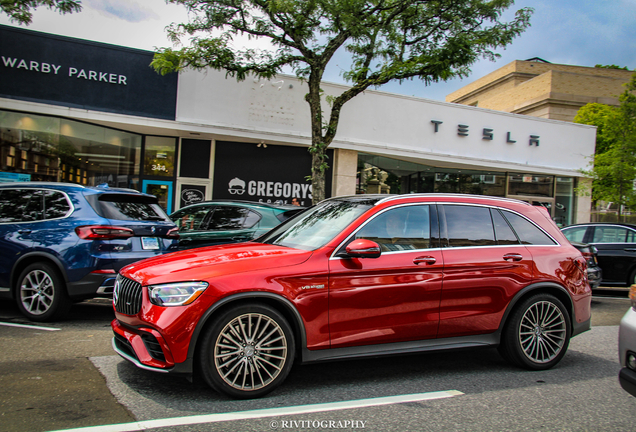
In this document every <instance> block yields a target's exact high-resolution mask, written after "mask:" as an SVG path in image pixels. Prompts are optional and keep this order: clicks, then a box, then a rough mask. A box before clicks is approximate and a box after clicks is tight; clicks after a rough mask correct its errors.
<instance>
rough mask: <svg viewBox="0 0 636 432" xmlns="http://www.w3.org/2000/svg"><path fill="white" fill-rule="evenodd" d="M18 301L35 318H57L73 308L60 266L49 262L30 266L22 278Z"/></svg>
mask: <svg viewBox="0 0 636 432" xmlns="http://www.w3.org/2000/svg"><path fill="white" fill-rule="evenodd" d="M16 301H17V303H18V308H19V309H20V312H22V314H23V315H24V316H26V317H27V318H28V319H30V320H31V321H39V322H45V321H55V320H57V319H60V318H62V317H63V316H65V315H66V314H67V313H68V311H69V309H70V308H71V304H72V303H71V300H70V299H69V297H68V294H67V292H66V285H65V283H64V280H63V279H62V277H61V276H60V274H59V272H58V271H57V269H55V268H54V267H53V266H52V265H50V264H47V263H33V264H30V265H29V266H27V267H26V268H25V269H24V270H23V271H22V273H20V277H19V278H18V286H17V287H16Z"/></svg>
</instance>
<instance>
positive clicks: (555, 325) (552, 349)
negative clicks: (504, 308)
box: [499, 294, 571, 370]
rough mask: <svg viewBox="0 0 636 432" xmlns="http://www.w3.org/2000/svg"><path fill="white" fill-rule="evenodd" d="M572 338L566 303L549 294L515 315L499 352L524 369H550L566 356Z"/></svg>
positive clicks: (524, 304) (521, 307)
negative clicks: (564, 304)
mask: <svg viewBox="0 0 636 432" xmlns="http://www.w3.org/2000/svg"><path fill="white" fill-rule="evenodd" d="M570 335H571V330H570V316H569V314H568V312H567V310H566V308H565V307H564V306H563V303H561V301H559V299H557V298H556V297H554V296H552V295H550V294H537V295H535V296H532V297H530V298H528V299H526V300H524V301H523V302H522V303H521V304H520V305H519V306H518V307H516V308H515V310H514V311H513V313H512V315H511V316H510V319H509V321H508V323H507V325H506V328H505V330H504V332H503V335H502V339H501V344H500V346H499V352H500V353H501V354H502V355H503V357H504V358H505V359H506V360H508V361H510V362H511V363H513V364H515V365H517V366H521V367H523V368H525V369H530V370H545V369H550V368H551V367H553V366H554V365H556V364H557V363H558V362H559V361H561V359H562V358H563V356H564V355H565V353H566V351H567V349H568V345H569V342H570Z"/></svg>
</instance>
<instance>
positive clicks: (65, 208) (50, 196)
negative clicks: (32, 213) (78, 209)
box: [44, 190, 71, 219]
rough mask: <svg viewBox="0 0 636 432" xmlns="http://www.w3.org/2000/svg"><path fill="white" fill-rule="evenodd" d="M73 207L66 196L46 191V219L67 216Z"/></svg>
mask: <svg viewBox="0 0 636 432" xmlns="http://www.w3.org/2000/svg"><path fill="white" fill-rule="evenodd" d="M70 211H71V206H70V205H69V203H68V201H67V200H66V195H64V194H63V193H61V192H56V191H50V190H49V191H44V219H56V218H62V217H64V216H66V215H67V214H68V213H69V212H70Z"/></svg>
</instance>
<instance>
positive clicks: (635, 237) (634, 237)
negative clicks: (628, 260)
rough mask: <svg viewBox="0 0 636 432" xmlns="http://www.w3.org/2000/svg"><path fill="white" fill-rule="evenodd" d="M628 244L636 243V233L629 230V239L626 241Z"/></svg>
mask: <svg viewBox="0 0 636 432" xmlns="http://www.w3.org/2000/svg"><path fill="white" fill-rule="evenodd" d="M625 241H626V242H627V243H636V232H634V231H632V230H629V229H628V230H627V239H626V240H625Z"/></svg>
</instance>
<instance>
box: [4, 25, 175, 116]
mask: <svg viewBox="0 0 636 432" xmlns="http://www.w3.org/2000/svg"><path fill="white" fill-rule="evenodd" d="M152 57H153V53H152V52H149V51H141V50H134V49H130V48H123V47H116V46H112V45H107V44H101V43H95V42H89V41H82V40H79V39H72V38H66V37H61V36H56V35H48V34H45V33H39V32H33V31H29V30H24V29H17V28H13V27H7V26H2V25H0V75H1V76H2V79H0V96H2V97H7V98H11V99H23V100H30V101H38V102H45V103H51V104H55V105H62V106H70V107H78V108H85V109H92V110H98V111H108V112H116V113H120V114H130V115H137V116H144V117H152V118H161V119H169V120H174V119H175V113H176V94H177V79H178V78H177V74H171V75H167V76H160V75H159V74H157V73H156V72H154V70H153V69H151V68H150V67H149V64H150V62H151V61H152Z"/></svg>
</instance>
